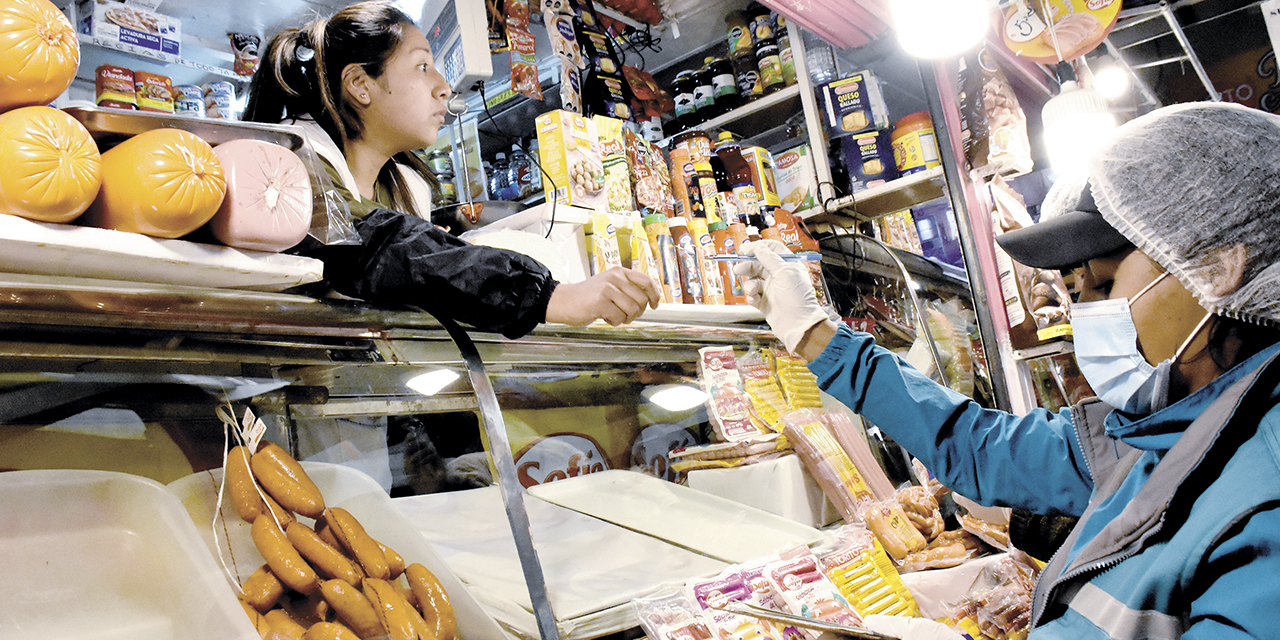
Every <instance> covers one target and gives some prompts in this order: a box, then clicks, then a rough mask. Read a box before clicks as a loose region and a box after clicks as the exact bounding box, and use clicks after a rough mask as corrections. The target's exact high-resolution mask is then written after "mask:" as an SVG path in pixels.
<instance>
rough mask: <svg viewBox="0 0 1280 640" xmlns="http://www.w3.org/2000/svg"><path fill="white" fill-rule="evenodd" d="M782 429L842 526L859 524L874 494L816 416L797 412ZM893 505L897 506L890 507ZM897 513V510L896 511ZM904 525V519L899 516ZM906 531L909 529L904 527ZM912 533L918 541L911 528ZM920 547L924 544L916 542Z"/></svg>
mask: <svg viewBox="0 0 1280 640" xmlns="http://www.w3.org/2000/svg"><path fill="white" fill-rule="evenodd" d="M782 423H783V424H784V425H785V426H784V428H783V430H782V433H783V435H785V436H786V437H787V440H788V441H789V442H791V446H793V447H795V449H796V453H797V454H798V455H799V456H800V462H801V463H803V464H804V468H805V470H806V471H808V472H809V475H811V476H813V479H814V480H816V481H817V483H818V486H819V487H822V493H823V494H824V495H826V496H827V499H828V500H830V501H831V504H832V505H834V506H835V508H836V510H837V511H839V512H840V515H841V516H842V517H843V518H844V521H845V522H849V523H852V522H859V521H861V520H862V518H863V515H862V510H863V508H864V506H866V505H871V504H875V502H876V497H875V494H873V493H872V492H871V488H870V487H868V486H867V483H866V481H865V480H863V479H862V474H861V473H859V472H858V468H857V467H855V466H854V465H853V462H852V461H851V460H849V456H847V455H845V453H844V450H843V449H841V448H840V443H838V442H836V439H835V437H833V436H832V435H831V432H830V431H828V430H827V427H826V425H824V424H822V421H821V419H820V418H819V414H818V412H816V411H814V410H812V409H797V410H795V411H790V412H788V413H786V414H785V415H783V416H782ZM894 504H895V505H896V504H897V503H894ZM899 512H901V509H899ZM902 518H903V520H904V521H905V519H906V516H905V515H904V516H902ZM907 526H908V527H910V525H909V524H908V525H907ZM911 531H912V532H913V533H915V534H916V536H917V537H919V535H920V534H919V533H918V532H916V531H915V529H914V528H912V529H911ZM920 546H921V547H923V546H924V540H923V539H921V540H920Z"/></svg>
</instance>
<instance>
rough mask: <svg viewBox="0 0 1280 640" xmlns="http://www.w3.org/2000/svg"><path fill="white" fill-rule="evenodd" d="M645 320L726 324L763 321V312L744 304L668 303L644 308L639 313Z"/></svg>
mask: <svg viewBox="0 0 1280 640" xmlns="http://www.w3.org/2000/svg"><path fill="white" fill-rule="evenodd" d="M640 320H643V321H645V322H670V323H674V324H699V323H709V324H728V323H734V322H753V323H761V324H763V323H764V314H763V313H760V310H759V309H757V308H755V307H753V306H751V305H746V304H669V303H666V302H664V303H662V304H660V305H658V308H657V309H645V310H644V313H641V314H640Z"/></svg>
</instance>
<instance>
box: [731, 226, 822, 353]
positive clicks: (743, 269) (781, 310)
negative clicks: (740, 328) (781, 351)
mask: <svg viewBox="0 0 1280 640" xmlns="http://www.w3.org/2000/svg"><path fill="white" fill-rule="evenodd" d="M738 253H739V254H743V255H752V256H755V257H756V259H755V260H744V261H742V262H739V263H738V264H736V265H734V267H733V272H734V273H736V274H738V277H739V278H741V281H742V291H743V293H745V294H747V302H748V303H749V304H751V306H753V307H755V308H757V309H759V310H760V311H761V312H762V313H764V319H765V320H766V321H768V322H769V326H770V327H772V328H773V333H774V335H777V336H778V339H779V340H781V341H782V344H784V345H786V347H787V349H788V350H789V351H795V350H796V346H797V345H799V344H800V340H801V339H803V338H804V334H805V332H807V331H808V330H809V329H810V328H811V327H813V325H815V324H818V323H819V322H822V321H823V320H826V319H827V318H828V317H829V316H828V314H827V312H826V311H824V310H823V309H822V306H821V305H819V304H818V296H817V294H816V293H814V291H813V284H812V283H811V282H810V281H809V271H808V269H806V268H805V267H804V265H802V264H801V263H799V262H788V261H786V260H783V259H782V258H780V257H778V256H779V255H788V254H790V253H791V250H790V249H788V248H787V246H786V245H784V244H782V243H781V242H778V241H777V240H758V241H756V242H747V243H744V244H743V245H742V246H741V247H739V249H738Z"/></svg>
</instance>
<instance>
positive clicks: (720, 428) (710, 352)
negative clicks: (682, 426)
mask: <svg viewBox="0 0 1280 640" xmlns="http://www.w3.org/2000/svg"><path fill="white" fill-rule="evenodd" d="M698 378H699V380H700V381H701V383H702V389H703V391H706V392H707V395H708V399H707V413H708V414H709V416H710V418H711V428H712V429H713V431H714V433H715V438H714V439H716V440H720V441H724V442H737V441H741V440H750V439H754V438H757V437H759V436H762V435H765V434H768V433H769V430H768V429H766V428H764V427H763V426H760V425H758V424H756V423H755V422H753V421H752V420H751V413H750V407H751V399H750V398H749V397H748V396H747V394H746V393H744V392H743V390H742V378H741V376H739V375H738V363H737V360H736V359H735V357H734V354H733V347H703V348H701V349H699V350H698Z"/></svg>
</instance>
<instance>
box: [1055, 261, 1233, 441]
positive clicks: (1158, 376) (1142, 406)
mask: <svg viewBox="0 0 1280 640" xmlns="http://www.w3.org/2000/svg"><path fill="white" fill-rule="evenodd" d="M1167 275H1169V274H1168V273H1167V272H1166V273H1164V274H1163V275H1161V276H1160V277H1159V278H1156V279H1155V280H1153V281H1152V282H1151V283H1150V284H1148V285H1147V286H1146V287H1143V289H1142V290H1141V291H1139V292H1138V294H1137V295H1135V296H1134V297H1133V299H1132V300H1126V299H1124V298H1120V299H1116V300H1100V301H1097V302H1082V303H1077V304H1074V305H1071V331H1072V333H1073V334H1075V355H1076V362H1077V363H1078V364H1079V366H1080V373H1081V374H1083V375H1084V378H1085V380H1088V381H1089V386H1091V387H1093V390H1094V392H1096V393H1097V394H1098V397H1099V398H1101V399H1102V401H1103V402H1105V403H1107V404H1109V405H1111V406H1112V407H1114V408H1116V409H1119V410H1121V411H1124V412H1125V413H1130V414H1133V415H1140V416H1145V415H1150V414H1152V413H1154V412H1156V411H1159V410H1161V409H1163V408H1165V406H1166V405H1167V404H1168V401H1169V374H1170V371H1171V369H1172V367H1173V363H1174V362H1176V361H1177V360H1178V358H1179V357H1181V356H1182V352H1183V351H1185V350H1186V348H1187V346H1188V345H1190V344H1191V339H1192V338H1194V337H1195V336H1196V334H1198V333H1200V329H1201V328H1203V327H1204V325H1205V322H1206V321H1207V320H1208V319H1209V315H1208V314H1207V313H1206V314H1205V317H1204V319H1203V320H1201V321H1200V324H1199V325H1197V326H1196V328H1195V330H1194V331H1192V332H1191V335H1189V336H1187V339H1186V341H1185V342H1183V343H1182V346H1181V347H1178V350H1177V352H1176V353H1174V354H1173V357H1172V358H1169V359H1167V360H1164V361H1162V362H1160V364H1157V365H1155V366H1152V365H1151V363H1149V362H1147V359H1146V358H1145V357H1144V356H1143V355H1142V354H1141V353H1140V352H1139V351H1138V329H1137V327H1135V326H1134V324H1133V314H1132V313H1131V312H1130V310H1129V305H1130V304H1132V302H1134V301H1137V299H1138V298H1139V297H1141V296H1142V294H1144V293H1146V292H1147V291H1150V290H1151V288H1152V287H1154V286H1155V285H1156V284H1157V283H1159V282H1160V281H1161V280H1163V279H1164V277H1165V276H1167Z"/></svg>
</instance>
